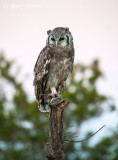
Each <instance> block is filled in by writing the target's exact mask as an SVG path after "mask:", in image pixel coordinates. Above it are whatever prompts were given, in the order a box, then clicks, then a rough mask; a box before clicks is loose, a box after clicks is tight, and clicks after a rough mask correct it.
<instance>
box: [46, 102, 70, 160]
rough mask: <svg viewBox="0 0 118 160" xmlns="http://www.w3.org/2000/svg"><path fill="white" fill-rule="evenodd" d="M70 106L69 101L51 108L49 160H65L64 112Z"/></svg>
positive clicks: (48, 145) (48, 144)
mask: <svg viewBox="0 0 118 160" xmlns="http://www.w3.org/2000/svg"><path fill="white" fill-rule="evenodd" d="M67 104H69V101H68V100H67V99H63V100H61V101H60V102H58V103H56V104H54V105H51V106H50V109H51V110H50V113H49V142H48V143H47V148H46V149H47V159H48V160H65V159H66V158H65V157H66V156H65V153H64V141H63V111H64V108H65V107H66V106H67Z"/></svg>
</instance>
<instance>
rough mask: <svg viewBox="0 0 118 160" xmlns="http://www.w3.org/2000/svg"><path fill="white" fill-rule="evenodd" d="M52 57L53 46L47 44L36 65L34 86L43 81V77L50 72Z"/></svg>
mask: <svg viewBox="0 0 118 160" xmlns="http://www.w3.org/2000/svg"><path fill="white" fill-rule="evenodd" d="M51 57H52V53H51V46H46V47H45V48H43V50H42V51H41V53H40V54H39V56H38V59H37V61H36V64H35V66H34V82H33V85H34V86H35V85H36V84H37V83H39V82H40V81H42V78H44V77H45V76H46V75H47V74H48V71H49V66H50V62H51Z"/></svg>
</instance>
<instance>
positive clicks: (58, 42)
mask: <svg viewBox="0 0 118 160" xmlns="http://www.w3.org/2000/svg"><path fill="white" fill-rule="evenodd" d="M47 34H48V38H47V41H46V44H47V45H49V44H52V45H54V46H56V47H61V48H64V47H69V48H73V37H72V35H71V32H70V31H69V28H62V27H57V28H55V29H53V30H52V31H51V30H49V31H47Z"/></svg>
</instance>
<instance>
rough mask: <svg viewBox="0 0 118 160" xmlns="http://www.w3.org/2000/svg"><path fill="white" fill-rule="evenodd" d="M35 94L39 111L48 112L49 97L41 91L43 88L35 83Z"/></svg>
mask: <svg viewBox="0 0 118 160" xmlns="http://www.w3.org/2000/svg"><path fill="white" fill-rule="evenodd" d="M35 96H36V99H37V101H38V108H39V110H40V111H41V112H49V111H50V108H49V103H50V99H49V98H48V96H47V95H46V94H44V93H43V88H42V86H40V85H35Z"/></svg>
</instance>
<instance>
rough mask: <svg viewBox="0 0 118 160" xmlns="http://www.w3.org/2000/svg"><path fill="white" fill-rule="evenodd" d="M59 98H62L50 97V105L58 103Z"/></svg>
mask: <svg viewBox="0 0 118 160" xmlns="http://www.w3.org/2000/svg"><path fill="white" fill-rule="evenodd" d="M61 100H62V99H61V97H56V98H52V99H51V101H50V105H51V106H54V105H56V104H58V103H60V101H61Z"/></svg>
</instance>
